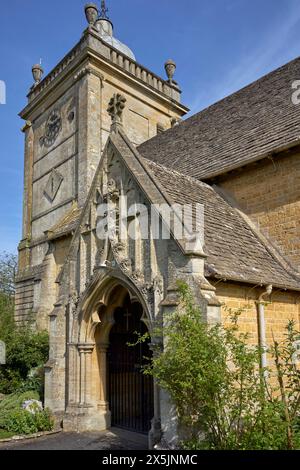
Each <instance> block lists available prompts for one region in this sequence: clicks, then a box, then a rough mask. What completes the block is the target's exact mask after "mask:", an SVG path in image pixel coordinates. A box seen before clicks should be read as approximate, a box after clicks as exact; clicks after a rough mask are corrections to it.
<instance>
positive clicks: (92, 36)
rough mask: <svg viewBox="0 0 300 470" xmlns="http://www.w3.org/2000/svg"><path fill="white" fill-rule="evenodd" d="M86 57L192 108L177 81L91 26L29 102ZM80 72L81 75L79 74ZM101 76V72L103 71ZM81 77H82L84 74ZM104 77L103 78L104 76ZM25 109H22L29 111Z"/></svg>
mask: <svg viewBox="0 0 300 470" xmlns="http://www.w3.org/2000/svg"><path fill="white" fill-rule="evenodd" d="M86 56H93V58H94V59H95V60H97V58H99V59H100V60H104V61H105V62H107V63H108V64H110V65H112V66H113V67H114V68H117V69H120V71H122V72H123V73H124V72H125V73H126V74H128V75H129V76H132V77H133V78H135V79H136V80H137V81H138V82H140V83H141V84H142V83H144V84H146V85H147V86H148V87H149V88H151V89H152V90H153V91H155V92H156V93H159V94H161V95H162V96H163V97H164V98H167V99H169V100H171V101H172V102H173V103H174V105H175V106H180V108H182V109H183V110H185V111H187V110H188V109H187V108H186V107H184V106H183V105H181V104H180V93H181V92H180V90H179V89H178V87H177V86H176V85H174V84H173V83H169V82H168V81H166V80H164V79H162V78H161V77H159V76H158V75H156V74H154V73H153V72H151V71H150V70H148V69H147V68H146V67H144V66H142V65H140V64H139V63H137V62H136V61H134V60H133V59H131V58H129V57H127V56H126V55H124V54H123V53H122V52H120V51H119V50H117V49H115V48H114V47H112V46H110V45H108V44H107V43H105V42H104V41H103V40H102V39H101V37H100V35H99V33H98V32H97V31H96V30H93V29H92V28H88V29H86V30H85V31H84V34H83V37H82V38H81V40H80V41H79V42H78V43H77V44H76V46H75V47H74V48H73V49H72V50H71V51H70V52H69V53H68V54H67V55H66V56H65V57H64V58H63V59H62V60H61V61H60V62H59V64H58V65H57V66H56V67H55V68H54V69H53V70H52V71H51V72H50V73H49V74H48V75H47V76H46V77H45V78H44V79H43V80H42V81H41V82H40V83H38V84H37V85H36V86H35V87H33V88H31V90H30V92H29V94H28V99H29V104H30V103H32V102H33V101H35V99H36V98H37V97H39V96H40V95H44V92H46V90H47V91H48V88H49V87H50V85H52V83H53V82H54V83H55V84H58V83H59V82H60V81H61V79H62V78H63V75H64V73H66V72H67V71H68V70H69V69H71V68H74V69H75V68H76V62H77V63H78V62H79V61H80V58H81V57H82V58H83V57H86ZM81 73H83V74H85V73H95V74H96V73H97V71H96V70H93V69H89V68H88V69H87V70H86V71H85V70H83V71H82V72H81ZM76 75H78V74H76ZM100 75H101V74H100ZM76 78H77V79H79V78H80V74H79V75H78V77H76ZM100 78H101V77H100ZM26 110H27V107H26V108H25V110H23V111H22V112H21V115H22V114H25V112H26Z"/></svg>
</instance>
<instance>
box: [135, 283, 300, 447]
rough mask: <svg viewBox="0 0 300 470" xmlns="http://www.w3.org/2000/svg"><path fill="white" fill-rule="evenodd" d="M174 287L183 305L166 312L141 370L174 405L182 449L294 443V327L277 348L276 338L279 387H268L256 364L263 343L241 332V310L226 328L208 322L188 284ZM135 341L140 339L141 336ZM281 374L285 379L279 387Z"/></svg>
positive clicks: (297, 401) (299, 393)
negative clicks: (159, 341)
mask: <svg viewBox="0 0 300 470" xmlns="http://www.w3.org/2000/svg"><path fill="white" fill-rule="evenodd" d="M179 289H180V297H181V302H180V306H179V307H178V309H177V311H176V312H175V313H174V314H172V315H171V316H169V317H168V318H167V321H166V326H165V327H164V329H163V330H161V329H158V331H156V332H154V335H157V336H161V335H162V334H164V335H165V337H166V338H167V341H166V344H165V348H164V350H163V351H162V350H161V349H158V351H157V354H155V355H154V358H153V360H152V361H151V363H150V365H149V366H148V367H146V369H145V371H144V372H145V373H146V374H151V375H153V376H154V377H155V378H156V380H157V381H158V383H159V385H160V386H161V387H162V388H163V389H165V390H166V391H167V392H168V393H169V396H170V398H171V400H172V402H173V403H174V405H175V406H176V409H177V414H178V417H179V422H180V423H181V426H182V427H183V429H184V430H186V434H187V436H188V437H187V439H186V441H185V442H184V443H183V447H184V448H187V449H216V450H217V449H218V450H231V449H238V450H246V449H257V450H259V449H266V450H269V449H270V450H271V449H294V448H297V447H299V446H300V433H299V405H300V387H299V383H300V380H299V377H300V376H299V372H298V371H297V370H295V366H294V365H293V364H291V361H290V359H291V354H293V352H294V351H295V350H294V349H293V347H292V346H291V340H292V339H294V337H295V334H292V333H291V325H289V328H290V333H289V337H287V339H286V342H285V344H284V345H283V346H282V350H281V351H280V348H279V346H278V345H277V346H276V343H275V349H274V351H273V356H274V358H275V359H276V358H277V362H278V364H279V369H280V370H278V368H277V374H275V379H276V378H277V379H279V380H278V383H279V387H277V388H274V389H271V388H270V386H267V384H266V382H265V380H264V373H265V372H266V371H265V370H260V368H259V360H260V353H261V351H260V349H259V348H258V347H253V346H250V345H249V344H248V342H247V339H248V337H247V335H246V334H242V333H240V332H239V330H238V316H239V313H241V312H230V313H231V320H232V323H231V326H230V327H228V328H224V327H223V326H221V325H219V324H217V325H207V324H206V323H205V322H204V321H203V319H202V315H201V311H200V310H199V309H198V308H197V307H196V306H195V305H194V303H193V298H192V295H191V292H190V290H189V288H188V287H187V286H186V285H185V284H180V285H179ZM139 341H145V337H142V338H140V339H139ZM282 377H283V378H284V380H283V382H284V383H286V384H287V385H282V381H281V380H280V379H281V378H282ZM285 387H288V389H285ZM284 392H285V395H284ZM284 396H286V400H284V399H283V397H284ZM291 397H292V398H293V399H292V403H291V404H290V402H289V401H288V398H291ZM297 426H298V427H297Z"/></svg>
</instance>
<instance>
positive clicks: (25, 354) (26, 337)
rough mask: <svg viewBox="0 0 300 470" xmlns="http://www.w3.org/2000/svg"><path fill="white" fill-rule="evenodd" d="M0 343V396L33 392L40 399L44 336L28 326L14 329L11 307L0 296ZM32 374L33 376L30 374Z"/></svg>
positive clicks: (45, 356)
mask: <svg viewBox="0 0 300 470" xmlns="http://www.w3.org/2000/svg"><path fill="white" fill-rule="evenodd" d="M1 299H2V300H1ZM0 339H1V340H2V341H4V342H5V343H6V364H5V365H3V366H1V368H0V393H4V394H10V393H13V392H15V391H16V390H22V391H26V390H37V391H38V392H39V393H40V395H41V396H42V395H43V365H44V364H45V362H46V361H47V359H48V355H49V336H48V332H46V331H42V332H36V331H34V330H33V328H32V325H31V324H30V323H27V324H24V325H20V326H17V325H16V324H15V323H14V321H13V303H12V301H11V300H9V299H7V298H5V297H4V296H3V294H1V293H0ZM32 370H36V373H35V374H31V372H32Z"/></svg>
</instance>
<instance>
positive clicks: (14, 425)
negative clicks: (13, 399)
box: [0, 409, 53, 435]
mask: <svg viewBox="0 0 300 470" xmlns="http://www.w3.org/2000/svg"><path fill="white" fill-rule="evenodd" d="M0 427H1V428H2V429H4V430H6V431H8V432H11V433H14V434H17V435H21V434H35V433H37V432H41V431H51V429H52V428H53V423H52V420H51V417H50V413H49V411H48V410H45V411H41V412H39V413H36V414H32V413H30V412H29V411H26V410H22V409H15V410H13V411H11V412H10V413H8V414H7V415H6V416H5V418H4V419H3V420H2V421H0Z"/></svg>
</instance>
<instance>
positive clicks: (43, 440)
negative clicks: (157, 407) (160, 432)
mask: <svg viewBox="0 0 300 470" xmlns="http://www.w3.org/2000/svg"><path fill="white" fill-rule="evenodd" d="M147 449H148V443H147V436H144V435H142V434H136V433H133V432H129V431H124V430H122V429H116V428H112V429H110V431H103V432H99V433H80V434H77V433H67V432H61V433H59V434H54V435H52V436H45V437H40V438H38V439H34V440H26V441H19V442H9V443H5V444H0V451H1V450H147Z"/></svg>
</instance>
